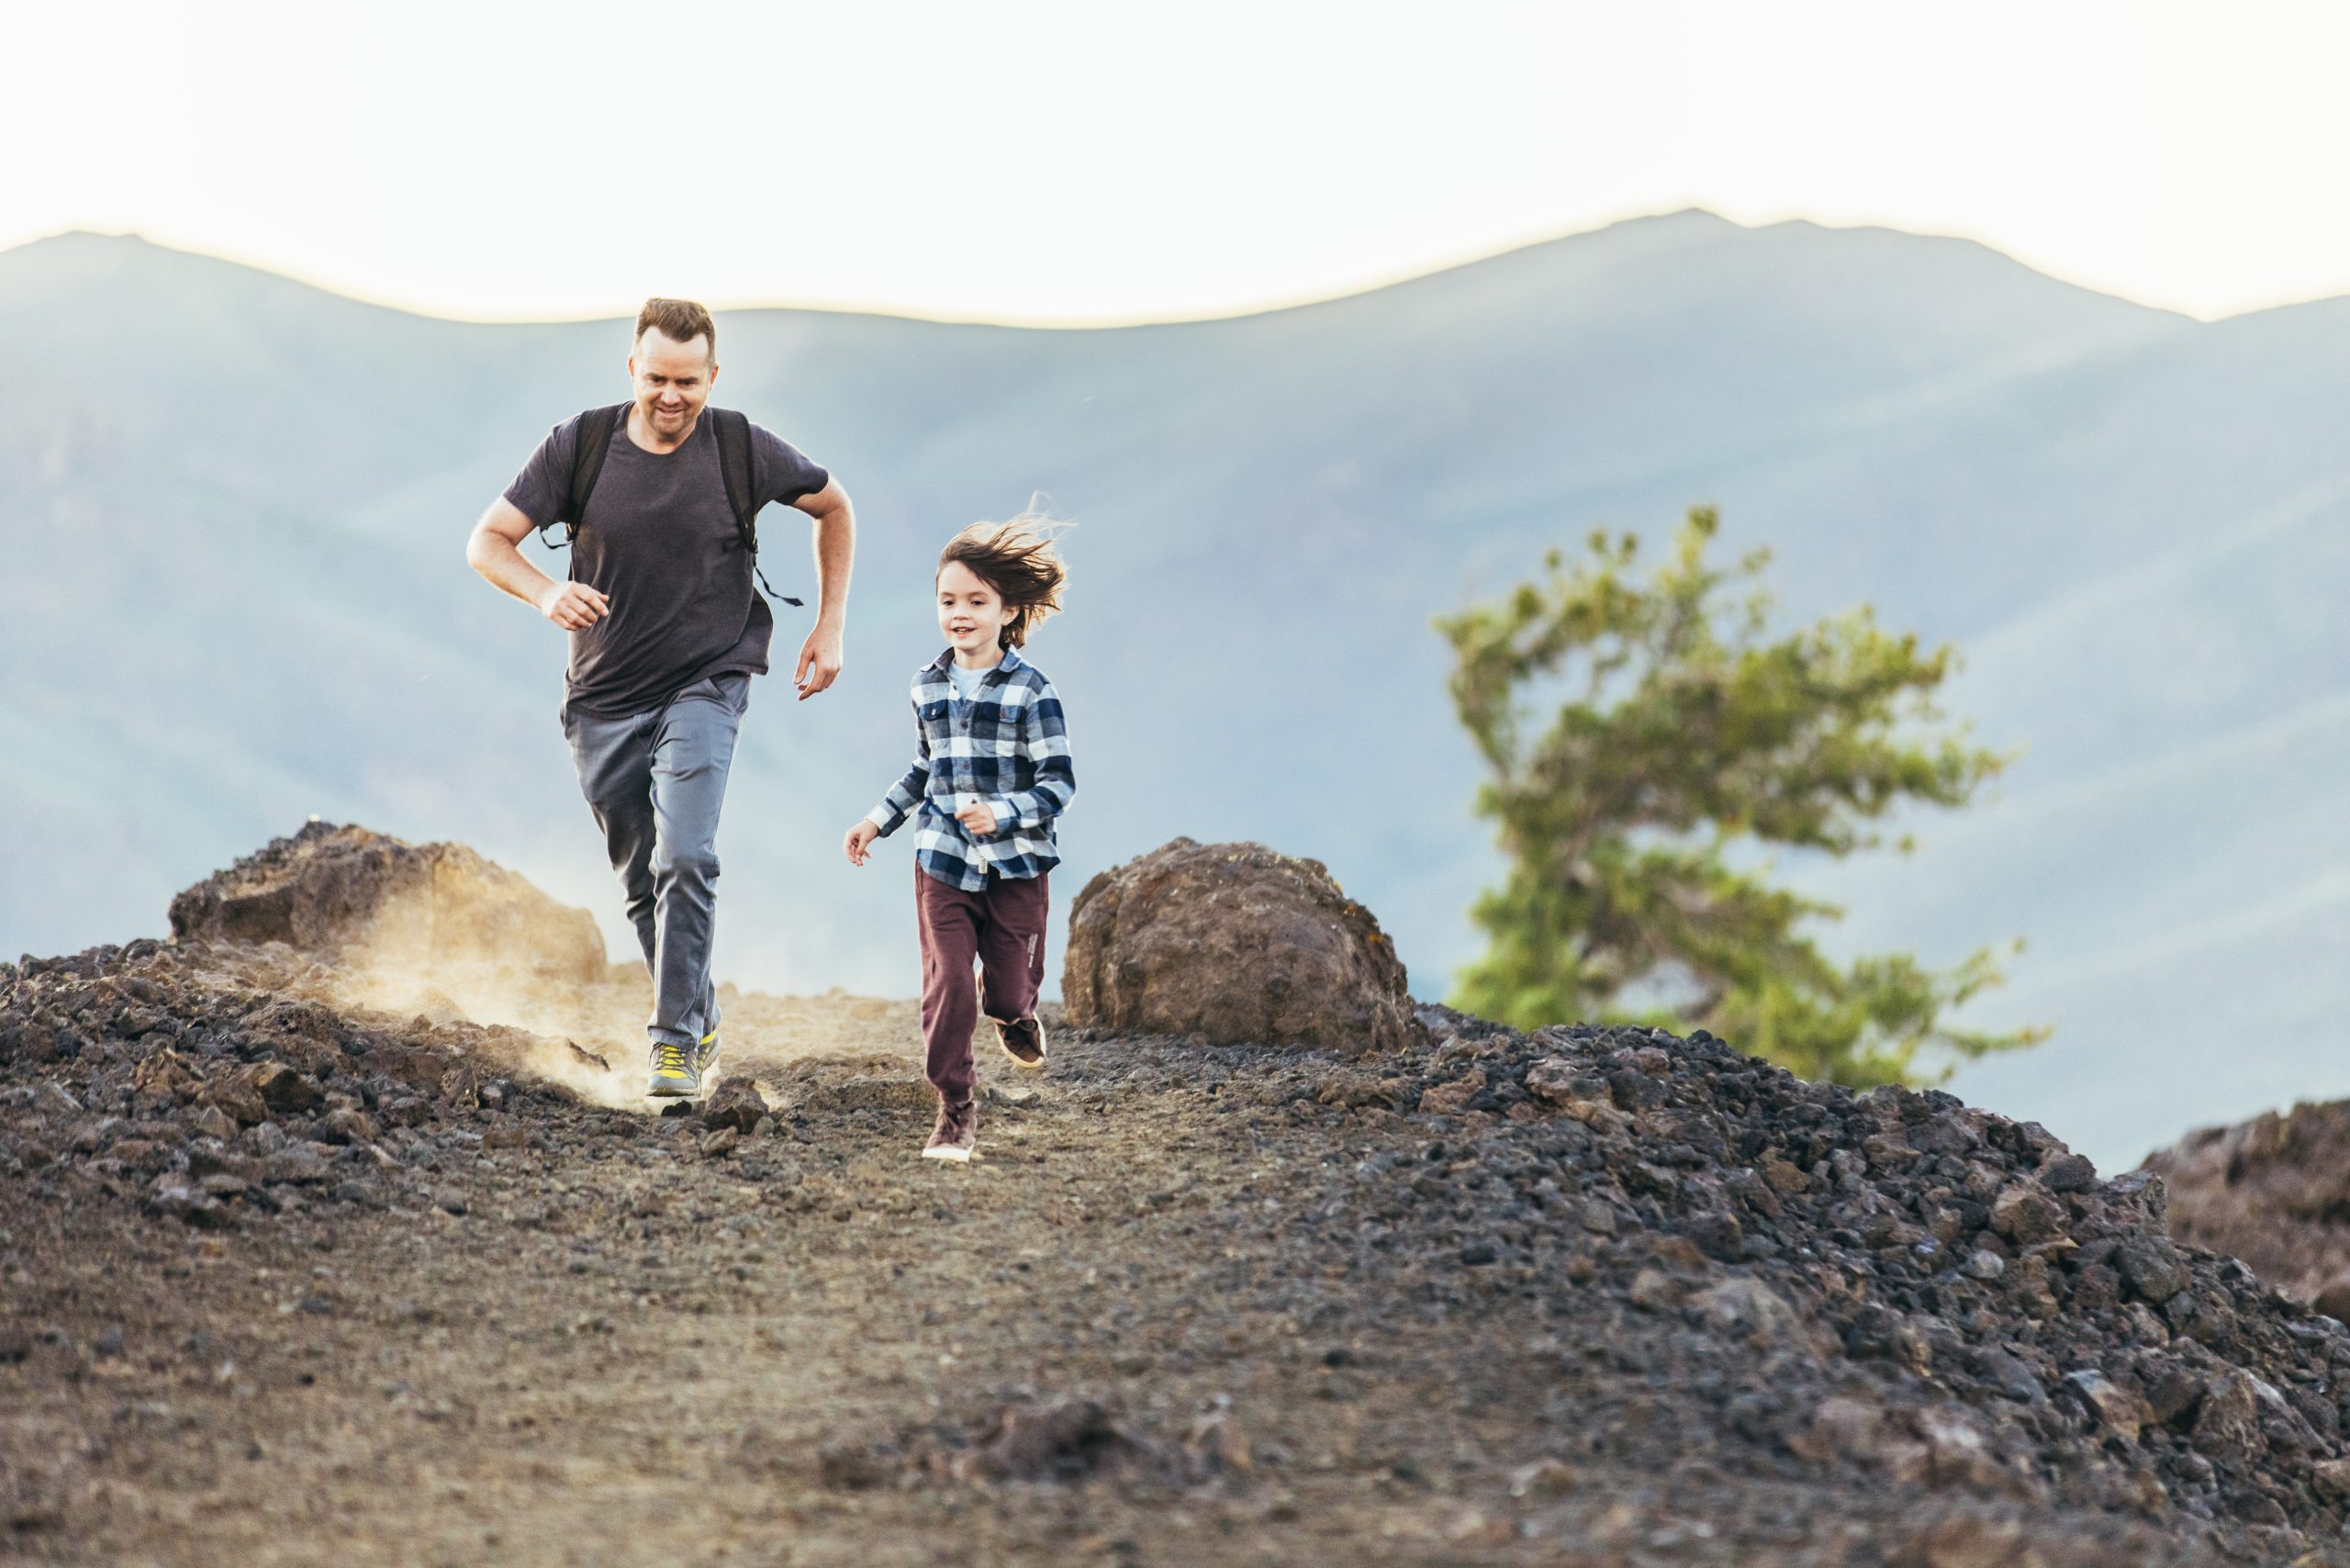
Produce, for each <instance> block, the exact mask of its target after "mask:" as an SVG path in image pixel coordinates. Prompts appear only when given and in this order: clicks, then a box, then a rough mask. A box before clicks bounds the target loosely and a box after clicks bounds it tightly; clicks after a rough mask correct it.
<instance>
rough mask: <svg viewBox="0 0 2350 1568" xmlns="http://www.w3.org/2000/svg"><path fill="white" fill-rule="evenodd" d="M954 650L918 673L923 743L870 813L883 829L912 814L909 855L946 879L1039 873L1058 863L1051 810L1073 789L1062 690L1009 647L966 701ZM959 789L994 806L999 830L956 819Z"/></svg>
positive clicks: (965, 885)
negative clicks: (954, 672) (976, 828)
mask: <svg viewBox="0 0 2350 1568" xmlns="http://www.w3.org/2000/svg"><path fill="white" fill-rule="evenodd" d="M954 656H955V654H954V650H953V649H951V648H950V649H949V650H947V651H946V653H944V654H941V655H938V657H937V658H935V659H934V660H932V661H931V662H930V663H929V664H927V665H924V666H923V667H922V668H921V669H920V670H917V671H916V672H915V673H914V681H913V701H914V717H915V720H916V722H917V726H918V729H917V733H918V734H920V736H921V739H922V749H921V750H920V751H918V752H917V753H915V755H914V760H913V766H912V767H909V768H907V769H906V776H905V777H904V778H901V779H899V780H898V781H897V782H896V783H895V784H892V785H891V786H890V792H889V794H887V795H886V796H884V797H882V801H881V803H880V804H879V805H878V806H876V807H874V808H873V810H871V811H870V812H867V813H866V820H867V822H870V823H872V824H873V825H874V826H875V827H877V828H879V829H880V830H881V836H882V837H884V838H887V837H889V836H890V834H893V833H895V832H897V831H898V826H899V824H900V823H903V822H904V821H905V820H906V818H907V817H909V816H914V817H915V823H914V825H915V836H914V860H915V863H916V864H918V865H920V866H921V867H922V868H923V871H924V872H926V873H927V874H929V875H930V876H933V877H935V878H936V879H938V880H940V881H942V882H944V883H946V885H947V886H948V887H950V888H960V889H962V890H964V891H965V892H973V893H975V892H979V890H982V889H984V888H985V887H986V886H987V885H988V873H989V872H990V871H993V872H994V873H995V874H996V875H997V876H999V877H1035V876H1038V875H1040V874H1042V873H1044V872H1046V871H1048V870H1050V869H1052V868H1054V867H1055V866H1057V865H1059V864H1060V859H1061V857H1060V851H1059V849H1058V848H1057V846H1055V845H1054V842H1053V819H1054V818H1055V817H1057V816H1058V815H1060V813H1061V812H1065V811H1067V810H1068V809H1069V801H1070V800H1071V799H1072V798H1073V797H1075V795H1076V794H1077V772H1076V769H1075V767H1074V766H1073V765H1072V764H1071V762H1070V760H1069V729H1068V726H1067V725H1066V724H1065V723H1064V722H1062V719H1061V700H1060V697H1059V695H1058V694H1057V692H1055V691H1054V690H1053V683H1052V682H1051V681H1049V680H1046V678H1045V675H1044V672H1043V671H1042V670H1039V669H1038V668H1036V666H1034V665H1032V664H1030V663H1028V661H1027V660H1025V659H1024V658H1022V657H1021V656H1020V650H1019V649H1017V648H1006V649H1004V650H1003V662H1002V664H1000V665H998V666H996V667H995V668H993V669H991V670H990V671H988V673H987V677H986V678H985V679H983V680H982V681H980V683H979V691H978V694H977V695H975V696H974V697H973V698H972V699H971V700H969V701H968V702H966V701H965V700H963V699H962V698H961V697H960V696H958V695H957V693H956V690H955V683H954V681H953V680H952V679H951V678H949V677H948V675H947V673H946V666H947V664H948V662H949V661H950V660H952V659H953V658H954ZM957 795H976V796H978V797H979V798H980V799H981V800H983V801H986V802H987V803H988V804H989V805H990V806H991V807H992V808H994V811H995V820H996V831H995V832H994V833H992V834H980V835H978V836H977V837H974V836H973V835H972V834H971V833H970V832H969V831H968V830H967V829H966V828H965V827H964V826H963V824H962V823H961V822H959V821H957V818H956V815H955V797H956V796H957ZM917 811H918V812H919V814H917Z"/></svg>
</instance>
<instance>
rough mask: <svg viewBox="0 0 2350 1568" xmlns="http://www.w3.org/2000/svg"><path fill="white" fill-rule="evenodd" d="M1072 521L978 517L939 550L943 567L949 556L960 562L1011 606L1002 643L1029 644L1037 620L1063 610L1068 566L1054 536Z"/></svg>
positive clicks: (1026, 515) (1027, 514)
mask: <svg viewBox="0 0 2350 1568" xmlns="http://www.w3.org/2000/svg"><path fill="white" fill-rule="evenodd" d="M1068 526H1069V525H1068V524H1067V523H1056V522H1054V521H1052V520H1051V519H1049V518H1047V517H1046V516H1045V515H1044V514H1043V513H1041V512H1035V511H1024V512H1022V513H1021V514H1020V515H1019V516H1018V517H1015V518H1013V519H1012V520H1011V521H1008V522H975V523H973V524H971V526H970V527H968V528H967V529H965V530H964V531H963V532H960V533H958V534H957V535H956V536H955V537H954V538H952V539H950V540H948V541H947V542H946V549H944V550H941V551H940V552H939V553H938V569H939V571H941V572H943V571H945V570H946V563H947V562H949V561H960V562H962V563H963V565H964V566H966V567H968V568H969V570H970V572H971V575H972V576H974V577H978V578H979V581H981V582H983V583H985V584H987V585H988V587H990V588H993V589H995V591H996V592H997V593H998V594H1000V595H1002V599H1003V602H1004V603H1005V604H1007V605H1009V606H1011V608H1012V611H1013V613H1012V619H1011V620H1009V621H1007V622H1004V627H1003V632H1002V635H1001V636H999V637H998V638H997V639H996V641H997V642H998V643H999V644H1002V646H1004V647H1007V648H1017V647H1020V646H1022V645H1024V644H1026V642H1027V641H1028V633H1031V632H1034V631H1035V629H1036V624H1037V622H1041V621H1042V620H1044V619H1045V617H1046V616H1047V615H1050V614H1052V613H1053V612H1054V611H1056V610H1059V609H1060V607H1061V588H1062V586H1063V585H1064V584H1066V583H1067V582H1068V581H1069V567H1068V566H1066V565H1065V564H1063V562H1062V560H1061V558H1060V555H1059V554H1058V553H1057V551H1055V549H1054V548H1053V536H1054V533H1055V532H1057V530H1059V529H1062V528H1066V527H1068ZM934 575H935V574H934Z"/></svg>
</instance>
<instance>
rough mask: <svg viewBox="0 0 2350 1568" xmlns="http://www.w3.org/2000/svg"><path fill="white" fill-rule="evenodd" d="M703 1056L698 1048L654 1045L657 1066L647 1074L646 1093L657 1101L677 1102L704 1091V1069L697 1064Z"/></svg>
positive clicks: (655, 1043)
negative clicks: (697, 1059) (702, 1080)
mask: <svg viewBox="0 0 2350 1568" xmlns="http://www.w3.org/2000/svg"><path fill="white" fill-rule="evenodd" d="M700 1054H701V1049H700V1047H698V1046H679V1045H673V1044H671V1043H670V1042H669V1041H667V1040H655V1041H654V1042H653V1067H652V1070H651V1072H649V1073H648V1074H647V1075H646V1079H645V1084H644V1092H645V1093H647V1094H649V1095H651V1096H653V1097H654V1098H655V1099H656V1100H675V1099H677V1098H679V1097H681V1096H684V1097H690V1096H692V1095H696V1094H699V1093H700V1092H701V1068H700V1066H699V1064H698V1062H697V1061H696V1059H695V1058H698V1057H699V1055H700Z"/></svg>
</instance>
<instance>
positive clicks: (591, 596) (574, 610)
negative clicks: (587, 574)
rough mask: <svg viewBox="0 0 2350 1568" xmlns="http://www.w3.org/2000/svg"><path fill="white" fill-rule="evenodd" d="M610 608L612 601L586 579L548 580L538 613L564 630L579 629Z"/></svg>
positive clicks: (590, 624) (582, 629)
mask: <svg viewBox="0 0 2350 1568" xmlns="http://www.w3.org/2000/svg"><path fill="white" fill-rule="evenodd" d="M611 612H612V601H611V600H610V599H607V598H605V597H604V596H603V595H602V594H600V593H598V592H597V591H596V590H595V589H594V588H589V587H588V585H587V584H586V583H558V582H549V583H548V584H547V587H546V591H545V592H544V593H543V594H541V595H540V596H539V613H540V614H542V615H543V616H545V617H546V618H547V619H548V620H550V621H552V622H554V623H555V624H556V625H558V626H560V627H562V628H563V629H564V630H565V631H566V632H581V631H585V630H587V629H588V627H590V626H593V625H594V624H596V622H599V621H601V620H602V619H603V618H604V617H605V616H607V615H610V613H611Z"/></svg>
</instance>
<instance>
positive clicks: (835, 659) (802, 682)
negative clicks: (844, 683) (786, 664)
mask: <svg viewBox="0 0 2350 1568" xmlns="http://www.w3.org/2000/svg"><path fill="white" fill-rule="evenodd" d="M840 673H841V629H840V628H839V627H838V626H828V625H826V624H825V623H824V622H821V621H819V622H816V629H815V630H814V631H813V632H811V633H808V640H807V641H806V642H804V643H802V644H800V667H799V668H797V669H795V670H794V671H792V673H791V684H792V685H794V686H796V687H798V688H799V689H800V700H801V701H802V702H805V701H807V700H808V699H810V698H811V697H813V696H815V695H816V693H818V692H819V691H822V690H823V689H824V688H826V687H828V686H830V685H832V684H833V682H834V681H835V680H837V679H838V678H840Z"/></svg>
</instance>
